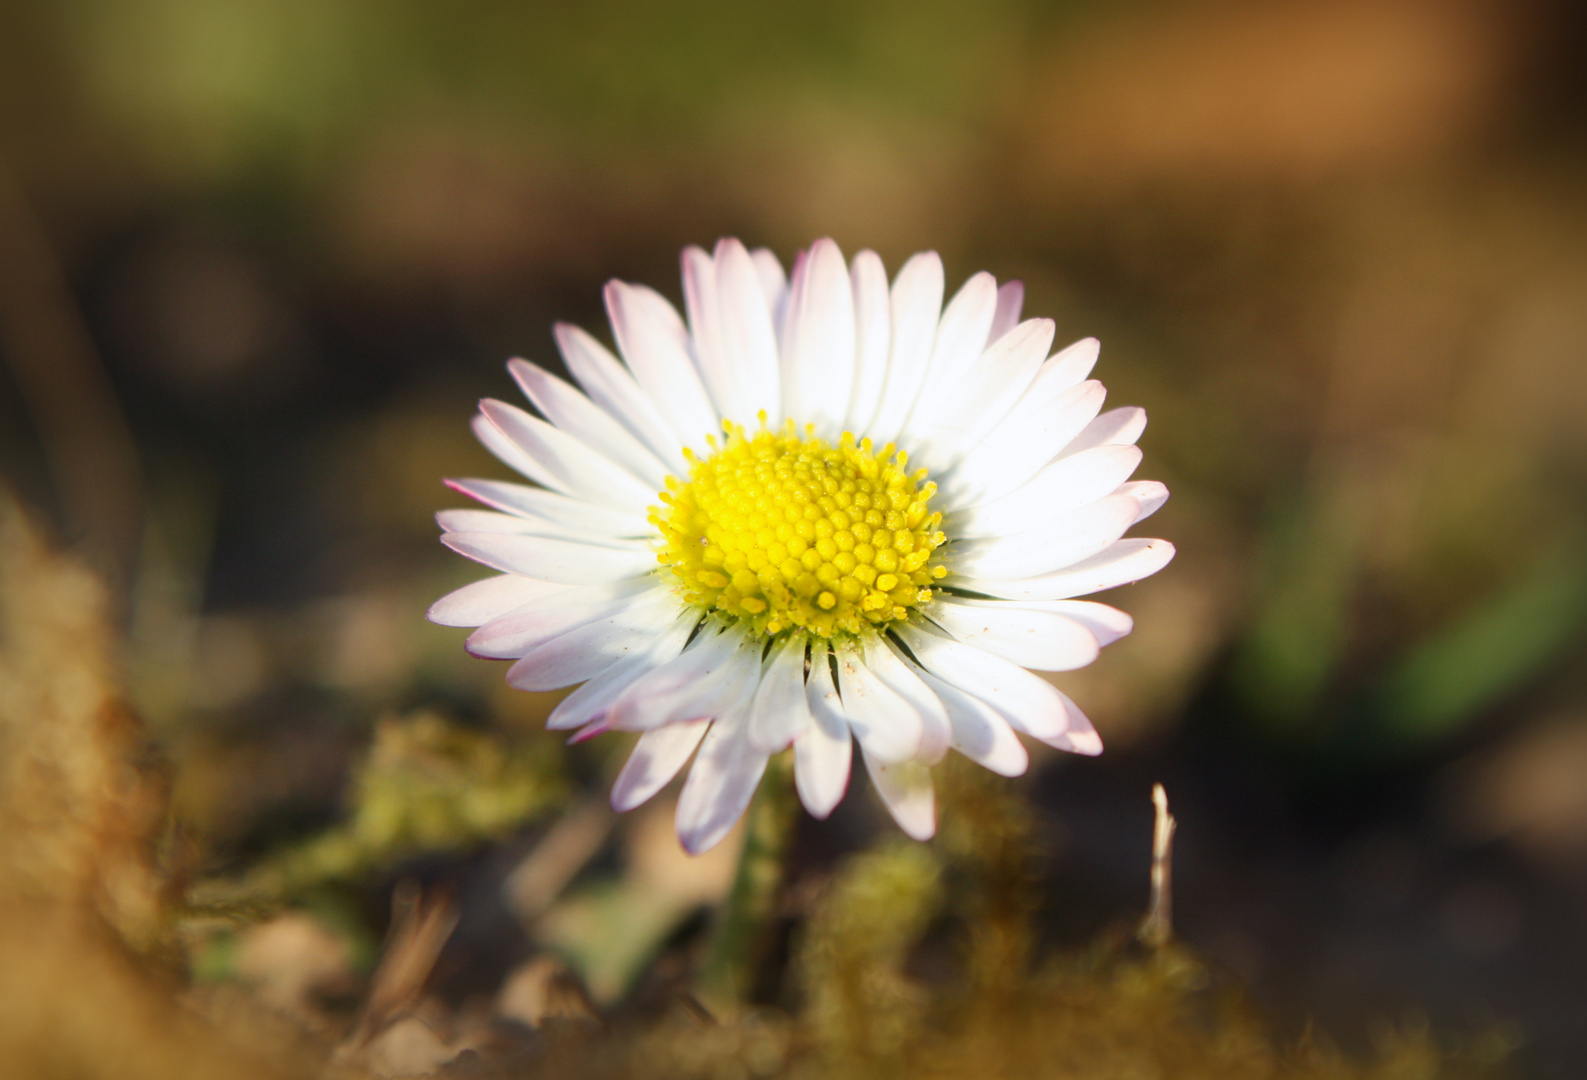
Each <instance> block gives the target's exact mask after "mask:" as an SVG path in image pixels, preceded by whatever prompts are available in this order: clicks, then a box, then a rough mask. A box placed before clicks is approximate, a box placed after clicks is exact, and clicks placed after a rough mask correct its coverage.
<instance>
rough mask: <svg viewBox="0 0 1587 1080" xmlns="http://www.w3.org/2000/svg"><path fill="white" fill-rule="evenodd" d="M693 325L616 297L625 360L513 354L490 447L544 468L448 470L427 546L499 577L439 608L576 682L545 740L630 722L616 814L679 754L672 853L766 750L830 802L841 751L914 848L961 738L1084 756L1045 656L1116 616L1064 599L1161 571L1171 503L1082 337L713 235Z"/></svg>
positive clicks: (693, 258) (641, 297)
mask: <svg viewBox="0 0 1587 1080" xmlns="http://www.w3.org/2000/svg"><path fill="white" fill-rule="evenodd" d="M683 286H684V301H685V308H686V313H687V321H685V319H684V318H682V317H680V316H679V315H678V313H677V311H676V310H675V309H674V308H673V307H672V305H671V304H669V303H668V302H667V301H666V300H665V299H663V298H662V297H661V296H660V295H658V294H657V293H655V292H653V291H651V290H650V289H647V288H644V287H642V286H634V285H628V284H624V283H622V282H617V281H614V282H612V283H611V284H609V285H608V286H607V288H606V306H607V311H608V312H609V314H610V316H611V322H612V331H613V335H614V337H615V338H616V343H617V349H618V352H619V353H620V354H621V357H622V359H621V360H619V359H618V358H617V357H616V356H614V355H612V353H611V352H609V351H608V350H607V349H606V348H604V347H603V346H602V345H601V344H599V343H598V342H597V341H596V340H595V339H594V338H592V337H590V336H589V335H588V334H586V333H584V332H583V331H582V330H579V329H578V328H576V327H572V326H567V325H559V326H558V327H557V328H556V339H557V344H558V346H559V347H560V349H561V352H562V357H563V360H564V361H565V363H566V365H567V369H568V371H569V372H570V373H571V374H572V376H573V378H574V380H575V381H576V382H577V383H578V385H579V387H580V388H582V392H581V391H580V389H576V388H575V387H574V386H572V385H570V384H569V383H567V382H564V381H563V380H561V379H559V378H557V377H556V376H554V375H552V374H550V373H549V372H547V371H545V370H543V369H541V368H539V367H537V366H535V365H534V364H531V363H528V362H526V361H523V360H514V361H512V362H511V364H509V370H510V371H511V372H512V375H513V378H514V379H515V380H516V381H517V383H518V385H519V387H520V388H521V389H522V390H523V392H524V393H525V395H527V397H528V398H529V400H530V401H531V402H532V403H533V404H534V406H535V408H536V409H537V410H538V412H539V413H540V416H539V417H536V416H532V415H530V414H529V413H527V412H525V411H523V410H522V409H519V408H517V407H515V406H512V405H508V404H505V403H503V402H499V401H489V400H487V401H485V402H483V403H482V404H481V406H480V414H479V416H477V417H476V418H475V421H474V430H475V432H476V433H477V434H478V436H479V438H480V440H481V441H482V442H483V443H484V444H485V445H486V446H487V447H488V448H489V449H490V450H491V452H492V453H494V454H495V455H496V456H497V457H498V458H500V459H501V460H502V461H503V462H504V463H506V464H507V465H509V466H511V467H512V468H514V469H516V470H517V471H518V472H520V473H522V474H523V475H524V476H526V477H528V478H529V479H530V480H533V481H534V482H535V483H536V485H538V486H535V487H530V486H526V485H522V484H515V483H504V482H501V481H494V480H456V481H449V483H450V484H451V486H452V487H453V488H455V489H456V490H458V491H460V492H462V493H464V494H466V495H469V496H471V497H473V498H474V499H476V500H478V501H479V502H481V503H483V504H485V505H486V506H488V507H490V508H491V509H489V510H478V509H470V510H446V511H442V512H441V514H440V515H439V521H440V524H441V527H442V529H443V530H444V535H443V537H442V540H443V542H444V543H445V544H446V545H447V546H448V547H451V548H452V549H453V550H455V551H457V552H459V553H461V554H463V555H466V556H468V557H469V558H471V559H474V560H476V561H478V562H481V563H483V564H485V565H486V566H489V567H491V568H492V569H494V570H498V571H500V573H499V574H498V575H496V576H494V577H490V578H486V579H485V580H483V581H479V582H476V583H474V584H472V585H468V586H465V587H464V588H462V589H459V590H458V591H456V592H454V593H452V594H450V595H448V596H446V597H443V598H442V599H441V600H439V601H437V602H436V603H435V605H434V606H433V607H432V608H431V609H430V618H431V619H433V620H434V621H436V622H439V623H443V624H446V625H449V626H472V627H478V629H477V630H475V631H474V633H473V634H472V635H470V637H469V639H468V648H469V650H470V651H471V652H473V653H474V654H475V655H478V656H484V657H492V658H497V659H508V660H512V661H514V662H513V664H512V666H511V667H510V668H509V669H508V671H507V681H508V682H509V683H510V684H512V685H513V686H515V687H518V688H520V689H524V690H553V689H558V688H561V687H566V686H571V685H574V684H577V683H582V684H583V685H582V686H579V688H578V689H576V690H575V691H573V693H571V694H570V695H569V696H568V697H566V698H565V699H564V700H563V701H562V702H561V704H560V705H558V706H557V708H556V710H555V711H554V712H553V713H552V714H551V718H550V721H549V723H550V726H551V727H553V728H559V729H572V730H575V731H576V735H575V738H587V737H590V736H593V735H596V734H600V733H602V732H605V731H609V730H619V731H637V732H641V733H642V734H641V735H640V738H639V741H638V744H637V745H636V746H635V748H634V751H633V754H632V756H631V757H630V758H629V760H628V763H627V765H626V766H625V767H624V768H623V770H622V773H621V775H620V776H619V777H618V779H617V783H616V785H615V787H614V789H613V791H612V802H613V805H615V806H616V807H617V808H618V809H619V810H626V809H629V808H631V807H634V806H637V805H639V804H640V803H642V802H644V801H645V800H646V799H648V798H649V797H650V796H652V795H654V794H655V793H656V792H657V791H658V790H660V788H661V787H663V786H664V785H665V784H666V783H667V782H668V781H669V780H671V779H672V777H673V776H675V775H676V774H677V773H678V771H679V770H680V769H681V768H682V767H683V766H684V764H685V763H686V762H687V761H688V760H689V758H690V756H691V755H693V757H694V764H693V766H692V768H691V769H690V772H689V776H688V779H687V781H686V782H685V784H684V788H683V793H682V796H681V797H680V799H679V803H678V835H679V837H680V839H681V840H682V842H683V845H684V847H685V848H687V849H688V850H690V851H691V852H699V851H703V850H705V849H706V848H709V847H711V846H712V845H713V844H715V843H717V842H718V841H719V840H721V839H722V837H723V836H724V835H726V833H727V832H728V830H729V829H730V828H731V827H732V826H733V823H734V822H735V821H737V820H738V818H739V817H740V816H741V815H742V814H743V812H744V809H745V807H746V806H747V805H748V803H749V800H750V797H751V795H752V794H753V793H754V790H755V787H756V785H757V784H758V783H759V781H760V778H761V775H762V773H763V772H764V771H765V768H766V762H767V760H768V758H769V757H770V756H771V755H772V754H775V753H779V752H781V751H783V750H785V749H787V748H788V747H790V746H792V748H793V756H794V776H795V783H796V786H797V787H798V791H799V796H800V798H801V800H802V801H803V802H804V805H805V807H806V808H807V809H808V810H809V811H810V813H812V814H814V815H816V816H817V817H825V816H827V815H828V814H829V813H831V811H832V809H833V808H834V807H835V806H836V805H837V803H838V801H839V800H840V799H841V798H842V797H843V793H844V791H845V789H846V788H847V786H848V780H849V772H850V767H851V762H852V754H853V746H854V744H855V743H856V742H857V743H858V744H859V748H860V756H861V758H862V760H863V761H864V763H865V767H866V769H867V770H868V771H869V773H870V775H871V778H872V780H873V781H874V782H875V784H876V787H877V790H878V791H879V792H880V794H881V797H882V800H883V801H884V802H885V803H886V805H887V807H888V809H889V811H891V813H892V815H893V817H894V818H895V819H896V820H897V821H898V823H899V825H900V826H901V827H902V828H903V829H904V831H905V832H907V833H909V835H911V836H914V837H917V838H922V839H923V838H925V837H928V836H930V835H931V834H932V832H933V831H934V829H935V826H936V817H935V810H934V804H933V798H932V786H931V777H930V772H929V767H930V766H931V765H933V764H935V763H936V762H937V761H939V760H941V758H942V757H943V755H944V754H945V753H947V751H948V750H949V749H950V748H951V749H954V750H957V751H959V752H960V753H962V754H964V755H965V756H967V757H969V758H971V759H973V760H974V761H977V762H979V763H980V764H982V765H984V766H985V767H987V768H988V769H991V770H993V771H995V772H998V773H1002V774H1004V775H1008V776H1013V775H1018V774H1019V773H1022V772H1024V770H1025V768H1026V765H1027V756H1026V751H1025V748H1024V746H1023V745H1022V744H1021V742H1020V740H1019V738H1018V737H1017V735H1016V732H1018V733H1020V734H1023V735H1026V736H1028V737H1030V738H1033V739H1036V740H1039V741H1041V742H1044V743H1047V744H1049V745H1052V746H1056V747H1058V748H1059V749H1063V750H1069V751H1073V752H1076V753H1082V754H1096V753H1099V752H1100V751H1101V749H1102V743H1101V740H1100V739H1099V738H1098V737H1097V734H1096V731H1095V730H1094V729H1093V728H1092V726H1091V723H1090V721H1088V720H1087V719H1086V717H1085V715H1084V714H1083V713H1082V712H1081V711H1080V710H1079V709H1078V708H1077V707H1076V706H1075V704H1074V703H1073V702H1072V701H1070V700H1069V698H1068V697H1067V696H1065V695H1064V694H1063V693H1061V692H1060V691H1058V690H1057V689H1056V688H1055V687H1054V686H1053V685H1052V684H1051V683H1050V682H1048V681H1047V680H1046V679H1043V678H1041V677H1040V676H1038V675H1035V674H1032V672H1031V670H1027V669H1034V670H1036V671H1066V670H1071V669H1074V668H1078V667H1082V666H1084V665H1086V664H1088V663H1090V662H1091V661H1092V660H1093V659H1095V657H1096V655H1097V652H1098V650H1099V649H1100V648H1101V647H1102V646H1103V645H1106V644H1108V643H1109V642H1111V641H1114V640H1116V639H1118V638H1119V637H1122V636H1123V635H1124V634H1127V633H1129V631H1130V628H1131V621H1130V618H1129V616H1128V615H1126V614H1124V613H1123V612H1121V611H1118V610H1116V609H1115V608H1112V607H1109V606H1107V605H1105V604H1099V603H1095V602H1091V601H1085V600H1078V599H1075V598H1076V597H1079V596H1084V595H1086V594H1088V593H1093V592H1098V591H1100V590H1103V589H1109V588H1112V587H1114V586H1116V585H1122V584H1125V583H1127V582H1131V581H1135V580H1138V579H1140V578H1143V577H1145V576H1147V575H1148V574H1152V573H1155V572H1156V571H1157V570H1159V569H1161V568H1162V567H1163V566H1164V565H1165V564H1166V563H1167V562H1168V560H1169V559H1170V558H1172V556H1173V551H1174V549H1173V547H1172V545H1170V544H1168V543H1167V542H1166V541H1163V540H1146V539H1133V538H1130V539H1126V538H1123V535H1124V533H1125V531H1126V530H1128V529H1129V528H1130V527H1131V526H1132V525H1134V524H1135V523H1136V522H1138V521H1140V520H1141V519H1142V518H1144V517H1146V516H1147V515H1149V514H1151V513H1152V512H1153V511H1154V510H1156V509H1157V508H1158V507H1159V506H1161V505H1162V503H1163V501H1164V500H1165V499H1166V498H1167V497H1168V491H1167V489H1166V488H1164V487H1163V485H1162V484H1159V483H1156V482H1153V481H1133V482H1132V481H1130V479H1129V477H1130V475H1131V473H1133V472H1134V470H1135V467H1136V465H1137V464H1138V463H1139V462H1140V457H1141V454H1140V451H1139V450H1138V449H1137V448H1136V447H1135V445H1134V443H1135V440H1136V439H1137V438H1138V437H1139V436H1140V434H1141V431H1142V430H1143V429H1144V427H1145V424H1146V417H1145V413H1144V412H1142V411H1141V410H1140V409H1135V408H1124V409H1115V410H1113V411H1111V412H1106V413H1103V412H1101V408H1102V399H1103V389H1102V386H1101V384H1100V383H1098V382H1095V381H1093V380H1088V379H1087V376H1088V375H1089V374H1090V371H1091V368H1092V365H1093V364H1095V362H1096V359H1097V348H1098V346H1097V343H1096V341H1095V340H1092V339H1087V340H1085V341H1081V342H1077V343H1076V344H1074V345H1071V346H1069V347H1068V348H1066V349H1064V350H1062V351H1060V352H1058V353H1056V354H1055V355H1052V356H1049V355H1048V350H1049V348H1050V347H1051V345H1052V341H1053V334H1054V326H1053V323H1052V321H1051V320H1049V319H1029V320H1026V321H1023V322H1021V321H1020V318H1019V316H1020V308H1021V305H1022V300H1023V289H1022V287H1021V286H1020V284H1019V283H1018V282H1009V283H1006V284H1004V285H1003V286H1002V287H1001V288H999V287H998V285H997V283H996V282H995V281H994V280H993V278H992V277H991V275H989V274H985V273H981V274H976V275H975V276H974V277H972V278H970V280H969V281H968V282H966V283H965V285H964V287H963V288H961V289H960V290H959V292H958V293H957V294H956V295H955V296H954V297H953V298H952V299H951V300H949V301H948V303H947V305H946V306H945V307H944V305H943V303H942V298H943V273H942V263H941V260H940V259H938V257H937V255H936V254H935V253H934V252H927V253H924V254H921V255H916V256H915V257H914V258H912V259H910V260H909V261H908V262H907V263H905V264H904V267H903V269H902V270H900V271H899V273H898V276H897V277H896V278H895V279H894V280H893V282H892V284H891V286H889V284H888V281H887V276H886V272H885V270H884V269H883V267H882V261H881V259H880V258H878V257H877V256H876V254H875V253H873V252H869V251H862V252H861V253H860V254H859V255H857V256H855V258H854V260H853V262H852V263H850V264H845V263H844V260H843V256H842V254H841V253H840V252H839V251H838V248H837V245H836V244H834V243H832V242H831V241H830V240H822V241H818V242H817V243H816V244H814V245H812V246H811V248H810V249H809V250H808V251H807V252H804V253H802V254H801V255H800V256H799V258H798V259H797V260H796V261H795V263H794V268H793V273H792V276H791V278H785V276H784V274H783V270H782V267H781V266H780V265H779V264H778V262H777V260H776V259H775V258H774V257H773V256H772V255H771V253H770V252H768V251H765V250H758V251H754V252H751V251H747V250H746V249H745V248H744V246H743V245H742V244H740V243H739V242H738V241H736V240H723V241H722V242H721V243H719V244H718V245H717V247H716V251H715V253H714V254H708V253H706V252H705V251H703V250H701V249H699V248H692V247H691V248H689V249H687V250H686V251H685V252H684V253H683Z"/></svg>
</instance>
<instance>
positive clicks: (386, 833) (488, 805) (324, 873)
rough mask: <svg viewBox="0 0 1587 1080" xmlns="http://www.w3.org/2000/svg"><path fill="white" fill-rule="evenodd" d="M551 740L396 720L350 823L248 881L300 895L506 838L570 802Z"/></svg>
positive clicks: (376, 747) (365, 772)
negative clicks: (508, 741)
mask: <svg viewBox="0 0 1587 1080" xmlns="http://www.w3.org/2000/svg"><path fill="white" fill-rule="evenodd" d="M548 746H552V747H554V746H555V744H554V743H548V742H547V741H546V740H538V741H535V742H532V743H525V742H519V743H518V744H516V745H513V746H511V747H507V746H504V745H503V744H502V742H501V740H500V739H498V738H495V737H492V736H490V735H488V734H486V733H484V732H478V731H469V730H467V729H464V728H460V727H458V726H456V725H453V724H449V723H447V722H446V721H445V720H443V719H442V718H440V717H439V716H436V715H434V714H433V713H418V714H416V715H412V716H407V717H388V718H386V719H384V720H382V721H380V722H379V723H378V724H376V726H375V738H374V743H373V744H372V745H371V746H370V748H369V753H368V755H367V757H365V759H364V761H363V762H362V763H361V764H360V765H359V767H358V769H357V770H356V771H355V773H354V775H353V778H352V782H351V785H350V794H351V804H352V805H351V807H350V813H349V815H348V820H347V821H346V822H345V823H344V824H341V825H338V826H335V827H333V828H331V829H330V830H328V831H326V832H324V833H321V834H320V835H318V836H314V837H312V838H310V839H308V840H306V841H304V842H302V843H300V844H297V845H294V846H292V847H290V848H288V849H286V850H285V851H282V852H281V853H279V854H278V855H275V856H272V857H270V858H268V859H266V860H265V861H263V862H262V863H261V864H260V865H259V866H258V867H256V868H255V869H254V870H252V871H251V872H250V874H249V876H248V887H249V888H251V889H257V890H259V891H261V892H263V893H265V894H266V895H273V896H296V895H301V894H303V893H305V892H308V891H310V890H312V889H314V888H315V887H317V886H320V885H324V884H326V883H328V882H349V881H353V880H356V879H358V878H361V877H365V876H367V875H369V874H371V873H373V872H378V871H381V870H385V869H388V868H390V867H391V866H392V865H394V864H395V863H397V862H398V861H400V860H402V859H406V858H412V857H413V856H415V855H420V854H423V853H425V852H439V851H457V850H467V849H469V848H471V847H474V846H476V845H479V844H483V843H486V842H488V841H490V840H500V839H503V838H505V837H506V836H507V835H509V834H510V833H511V832H512V831H513V830H515V829H517V828H518V827H520V826H522V825H524V824H525V823H527V822H529V821H532V820H534V819H535V818H536V817H538V816H539V815H541V814H544V813H545V812H547V811H548V810H551V809H553V808H555V807H557V806H558V805H560V804H561V803H562V802H563V801H564V800H565V798H566V795H567V782H566V779H565V778H564V776H563V774H562V773H561V771H560V769H559V761H558V758H557V756H556V755H555V754H554V753H553V752H550V751H548V749H547V747H548Z"/></svg>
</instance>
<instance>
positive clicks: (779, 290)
mask: <svg viewBox="0 0 1587 1080" xmlns="http://www.w3.org/2000/svg"><path fill="white" fill-rule="evenodd" d="M749 257H750V258H751V259H753V260H755V276H756V277H757V278H759V279H760V288H761V292H762V293H763V294H764V295H765V297H766V309H767V310H768V311H769V312H771V325H772V329H773V330H774V331H776V332H778V333H781V328H782V317H783V311H784V310H785V309H786V308H787V306H788V275H787V274H786V273H784V272H783V268H782V263H780V262H778V261H777V256H775V255H773V254H772V253H771V250H770V249H769V248H756V249H755V250H754V251H752V252H750V253H749Z"/></svg>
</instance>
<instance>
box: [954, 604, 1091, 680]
mask: <svg viewBox="0 0 1587 1080" xmlns="http://www.w3.org/2000/svg"><path fill="white" fill-rule="evenodd" d="M931 621H932V622H934V623H936V624H937V625H938V626H940V627H942V628H943V629H944V630H946V631H947V632H948V633H949V634H951V635H953V637H954V638H955V639H956V640H958V641H962V642H964V643H965V644H966V645H974V646H975V647H976V648H978V649H985V650H986V651H987V652H990V653H996V654H997V655H998V656H1001V657H1002V658H1003V659H1005V660H1008V661H1010V662H1012V663H1015V664H1018V665H1019V666H1020V667H1026V668H1033V669H1035V670H1037V671H1073V670H1074V669H1075V668H1082V667H1085V666H1086V665H1087V664H1089V663H1091V661H1093V660H1095V659H1096V658H1097V652H1098V649H1099V648H1100V646H1099V645H1098V644H1097V639H1096V636H1095V635H1094V634H1092V633H1091V631H1090V630H1089V629H1087V628H1086V627H1085V626H1084V625H1082V624H1081V623H1079V622H1076V621H1075V620H1073V619H1070V618H1067V617H1065V616H1063V615H1059V614H1057V613H1056V612H1052V611H1043V610H1041V609H1039V608H1027V607H1018V606H1016V605H1014V604H1013V603H1007V602H997V603H987V602H981V603H973V604H972V603H964V602H958V601H956V600H955V599H954V598H953V597H951V596H943V597H941V602H940V603H937V604H934V605H932V609H931Z"/></svg>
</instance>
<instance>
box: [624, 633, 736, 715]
mask: <svg viewBox="0 0 1587 1080" xmlns="http://www.w3.org/2000/svg"><path fill="white" fill-rule="evenodd" d="M759 679H760V655H759V652H758V650H757V649H756V648H755V647H754V646H753V645H752V643H751V642H750V641H749V640H748V639H747V638H746V637H745V635H743V634H741V633H739V632H738V631H736V630H729V631H727V632H725V633H717V632H716V630H715V628H714V627H706V628H705V629H703V630H702V631H701V632H700V635H699V637H697V638H696V639H695V640H694V642H693V643H691V644H690V646H689V647H688V648H687V649H685V650H684V651H683V653H682V654H681V655H680V656H679V657H678V658H677V659H676V660H673V661H672V662H670V663H667V664H663V665H662V666H661V667H658V668H657V669H656V670H655V671H652V672H651V673H650V674H648V675H646V676H645V677H644V678H642V679H639V680H637V681H636V682H634V683H633V684H632V685H631V686H629V688H628V689H627V690H625V691H623V693H622V694H621V695H620V696H619V697H618V698H617V700H616V701H614V702H613V703H612V708H611V713H610V714H609V719H610V721H611V725H612V727H613V728H615V729H617V730H619V731H646V730H649V729H650V728H653V727H660V726H661V725H662V724H669V723H672V722H673V721H676V720H698V719H699V718H701V717H718V716H723V715H725V714H726V713H728V712H729V711H731V710H733V709H736V708H738V707H739V706H740V705H741V704H744V703H746V702H748V701H749V700H750V697H751V695H752V694H754V692H755V684H756V683H757V682H758V681H759Z"/></svg>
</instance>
